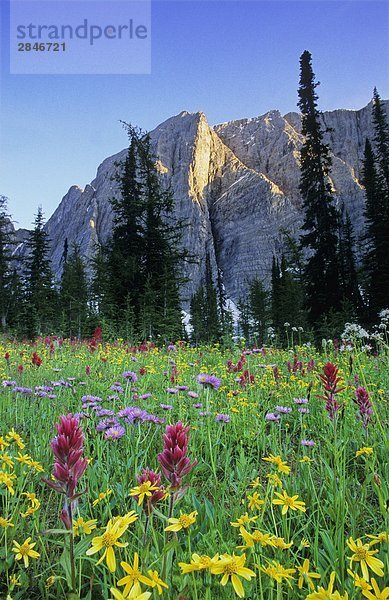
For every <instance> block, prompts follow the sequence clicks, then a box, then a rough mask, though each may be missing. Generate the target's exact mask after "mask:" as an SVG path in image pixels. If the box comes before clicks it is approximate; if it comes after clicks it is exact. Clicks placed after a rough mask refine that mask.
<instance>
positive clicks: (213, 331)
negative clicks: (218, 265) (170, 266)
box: [190, 252, 222, 344]
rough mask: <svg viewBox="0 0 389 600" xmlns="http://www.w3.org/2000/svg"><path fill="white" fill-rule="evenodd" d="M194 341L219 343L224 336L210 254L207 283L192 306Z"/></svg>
mask: <svg viewBox="0 0 389 600" xmlns="http://www.w3.org/2000/svg"><path fill="white" fill-rule="evenodd" d="M190 311H191V319H190V324H191V327H192V335H191V338H192V341H193V342H194V343H197V344H198V343H200V342H210V343H213V342H217V341H219V340H220V338H221V335H222V330H221V322H220V312H219V305H218V294H217V290H216V287H215V286H214V283H213V275H212V267H211V259H210V256H209V252H207V253H206V257H205V282H204V284H201V285H200V287H199V289H198V290H197V292H196V293H195V294H194V295H193V296H192V299H191V304H190Z"/></svg>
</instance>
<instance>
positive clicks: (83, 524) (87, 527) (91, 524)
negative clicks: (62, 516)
mask: <svg viewBox="0 0 389 600" xmlns="http://www.w3.org/2000/svg"><path fill="white" fill-rule="evenodd" d="M96 523H97V519H91V520H90V521H84V519H83V518H82V517H78V519H76V520H75V521H73V533H74V535H76V536H78V535H81V533H85V535H89V534H90V533H92V531H93V529H96Z"/></svg>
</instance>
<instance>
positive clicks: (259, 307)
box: [248, 277, 269, 346]
mask: <svg viewBox="0 0 389 600" xmlns="http://www.w3.org/2000/svg"><path fill="white" fill-rule="evenodd" d="M248 304H249V315H250V321H251V327H252V336H251V337H252V342H253V343H254V344H255V345H256V346H262V345H263V343H264V341H265V337H266V329H267V325H268V318H269V311H268V308H269V294H268V292H267V291H266V290H265V288H264V285H263V283H262V281H261V280H260V279H259V277H255V279H253V280H252V282H251V283H250V287H249V294H248Z"/></svg>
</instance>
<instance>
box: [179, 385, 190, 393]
mask: <svg viewBox="0 0 389 600" xmlns="http://www.w3.org/2000/svg"><path fill="white" fill-rule="evenodd" d="M177 389H178V390H179V391H180V392H186V390H189V387H188V386H187V385H178V386H177Z"/></svg>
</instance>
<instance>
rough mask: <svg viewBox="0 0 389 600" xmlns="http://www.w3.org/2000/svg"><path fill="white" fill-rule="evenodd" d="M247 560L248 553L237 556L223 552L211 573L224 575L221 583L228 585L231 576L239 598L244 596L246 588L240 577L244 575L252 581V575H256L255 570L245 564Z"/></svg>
mask: <svg viewBox="0 0 389 600" xmlns="http://www.w3.org/2000/svg"><path fill="white" fill-rule="evenodd" d="M245 562H246V555H245V554H242V555H241V556H236V555H235V554H233V555H232V556H231V555H230V554H223V555H222V556H220V558H219V560H218V562H217V563H216V564H214V565H213V566H212V567H211V573H212V574H213V575H223V577H222V578H221V581H220V585H223V586H224V585H226V584H227V583H228V580H229V578H230V577H231V583H232V586H233V588H234V591H235V593H236V595H237V596H238V597H239V598H244V588H243V585H242V582H241V580H240V579H239V577H243V578H244V579H247V580H248V581H250V579H251V578H252V577H255V573H254V571H252V570H251V569H248V568H247V567H245V566H244V564H245Z"/></svg>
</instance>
